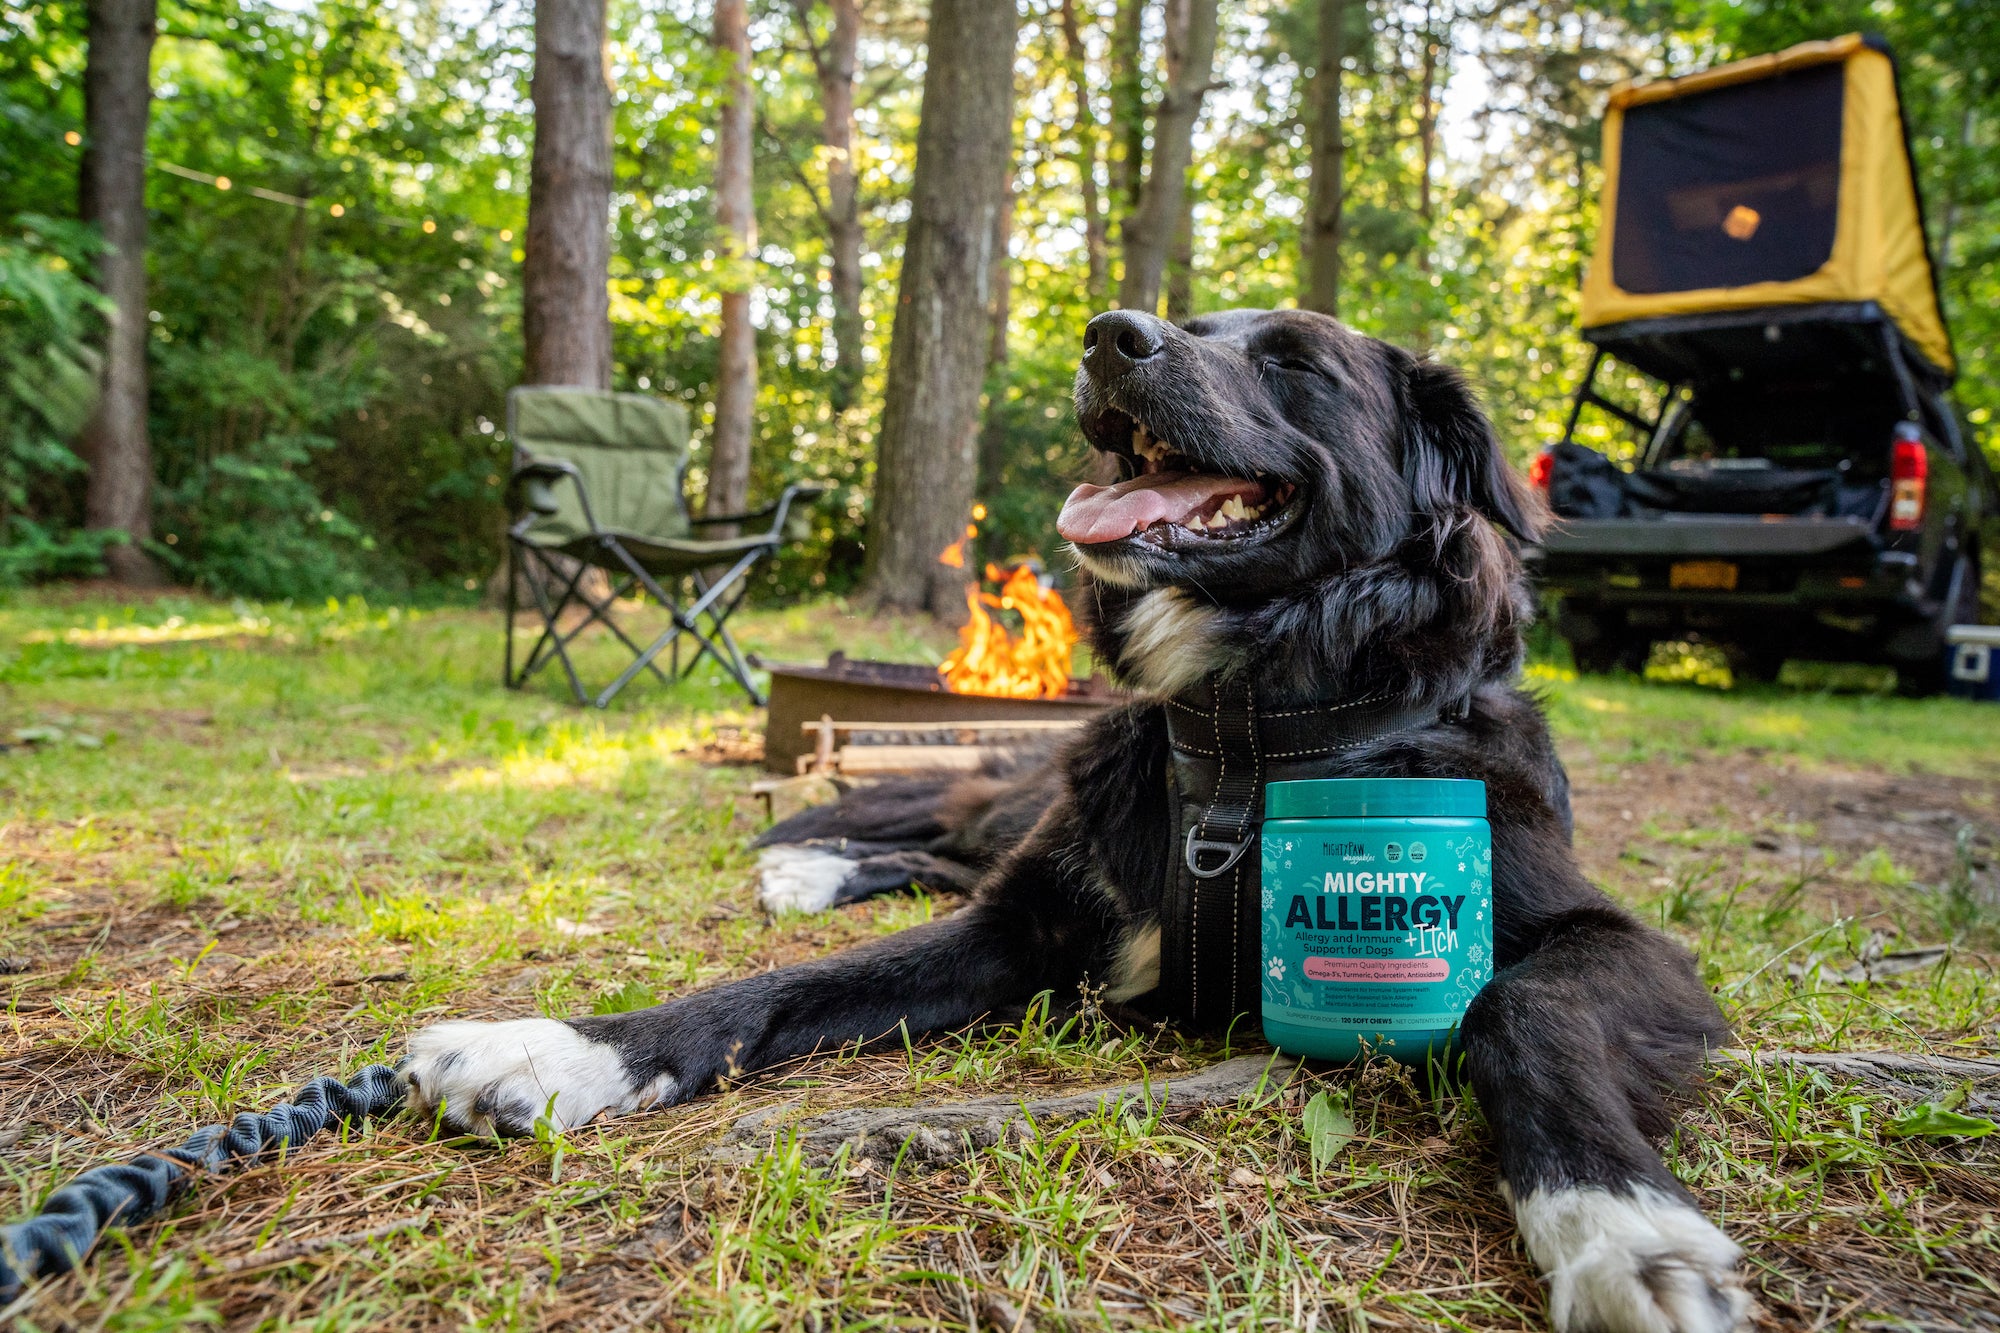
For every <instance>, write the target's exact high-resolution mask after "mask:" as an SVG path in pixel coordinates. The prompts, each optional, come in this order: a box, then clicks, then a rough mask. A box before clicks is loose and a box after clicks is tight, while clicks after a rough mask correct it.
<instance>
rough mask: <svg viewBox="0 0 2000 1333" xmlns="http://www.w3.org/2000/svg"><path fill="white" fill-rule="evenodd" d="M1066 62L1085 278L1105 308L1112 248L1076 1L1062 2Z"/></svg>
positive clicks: (1093, 299) (1094, 302)
mask: <svg viewBox="0 0 2000 1333" xmlns="http://www.w3.org/2000/svg"><path fill="white" fill-rule="evenodd" d="M1062 32H1063V55H1064V63H1065V64H1067V65H1068V66H1069V80H1070V88H1071V90H1072V92H1073V94H1074V96H1075V97H1076V125H1075V127H1074V129H1073V130H1072V133H1073V134H1074V135H1075V136H1076V174H1077V181H1078V183H1079V185H1080V187H1081V188H1082V191H1083V250H1084V259H1085V262H1086V264H1087V265H1088V266H1089V267H1088V269H1087V275H1088V276H1087V277H1086V278H1085V284H1086V289H1087V291H1088V292H1089V294H1090V305H1091V308H1092V309H1093V310H1095V309H1099V308H1101V307H1102V306H1103V305H1104V303H1105V301H1106V300H1107V299H1108V297H1109V295H1110V283H1109V280H1108V277H1107V275H1108V273H1109V267H1108V264H1109V260H1108V258H1107V255H1108V251H1109V249H1110V247H1109V245H1108V244H1107V234H1106V231H1105V225H1104V200H1103V198H1102V197H1101V196H1100V194H1099V193H1098V189H1097V156H1098V147H1097V138H1098V136H1097V114H1096V112H1095V111H1093V110H1092V109H1091V105H1090V62H1089V58H1088V53H1087V52H1086V50H1085V48H1084V45H1083V29H1082V27H1081V25H1079V24H1078V22H1077V17H1076V0H1062Z"/></svg>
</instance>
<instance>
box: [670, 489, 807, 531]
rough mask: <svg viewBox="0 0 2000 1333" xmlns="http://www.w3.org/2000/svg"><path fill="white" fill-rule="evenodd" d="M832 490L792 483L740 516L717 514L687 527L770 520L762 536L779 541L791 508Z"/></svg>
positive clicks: (698, 520) (694, 521)
mask: <svg viewBox="0 0 2000 1333" xmlns="http://www.w3.org/2000/svg"><path fill="white" fill-rule="evenodd" d="M832 489H833V488H832V487H831V486H821V485H818V484H816V483H813V482H793V483H792V484H791V485H789V486H787V487H785V489H784V493H783V494H781V495H779V496H778V498H777V499H775V500H773V501H771V503H769V504H767V505H759V506H758V507H757V508H755V509H751V510H746V511H745V512H743V513H741V514H717V515H715V516H714V517H713V518H697V519H692V520H690V521H689V526H690V527H696V528H702V527H708V526H710V525H712V524H716V523H742V522H746V521H748V520H750V519H757V518H769V519H771V526H770V527H769V528H768V529H767V530H766V531H765V534H764V535H765V536H767V537H769V538H770V539H771V540H772V541H779V540H781V539H784V538H785V537H787V535H788V534H787V533H786V532H785V520H786V519H787V517H788V516H789V515H790V513H791V511H792V508H793V506H795V505H800V504H811V503H812V502H813V501H815V500H817V499H819V498H820V497H821V496H822V495H825V494H826V493H827V492H829V491H831V490H832ZM793 540H797V538H795V537H794V538H793Z"/></svg>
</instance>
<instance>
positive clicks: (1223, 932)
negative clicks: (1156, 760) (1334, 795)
mask: <svg viewBox="0 0 2000 1333" xmlns="http://www.w3.org/2000/svg"><path fill="white" fill-rule="evenodd" d="M1469 706H1470V697H1469V696H1468V697H1467V698H1466V699H1463V700H1458V701H1455V702H1454V703H1452V704H1450V705H1447V706H1444V707H1440V706H1438V705H1436V704H1425V705H1419V706H1417V707H1409V706H1405V705H1402V704H1399V703H1397V702H1395V701H1394V700H1391V699H1386V698H1384V697H1382V696H1379V695H1378V696H1371V697H1368V698H1362V699H1353V700H1347V701H1344V702H1328V703H1320V704H1314V705H1311V706H1308V707H1304V708H1275V709H1266V708H1263V707H1260V706H1259V703H1258V700H1257V697H1256V693H1255V690H1254V688H1253V687H1252V686H1251V685H1250V684H1249V683H1248V682H1246V681H1230V682H1226V683H1225V682H1223V681H1221V680H1219V679H1216V678H1210V679H1209V680H1207V681H1204V682H1203V683H1202V685H1201V686H1200V687H1198V688H1197V689H1196V690H1195V691H1193V692H1191V693H1189V694H1186V695H1183V696H1181V697H1179V698H1176V699H1171V700H1169V701H1168V702H1167V738H1168V741H1169V743H1170V744H1171V746H1172V755H1171V760H1170V762H1169V764H1168V766H1167V782H1168V795H1169V797H1170V799H1171V801H1172V808H1173V809H1174V812H1175V846H1174V853H1175V854H1174V857H1173V861H1172V868H1171V871H1170V878H1169V881H1168V884H1167V893H1166V899H1165V902H1164V904H1163V910H1162V915H1161V939H1160V996H1161V999H1162V1001H1163V1002H1164V1005H1165V1007H1166V1010H1167V1012H1168V1014H1169V1015H1171V1016H1172V1017H1174V1018H1176V1019H1179V1020H1181V1021H1182V1022H1185V1023H1189V1024H1193V1025H1196V1026H1203V1027H1212V1028H1219V1027H1223V1026H1226V1025H1227V1024H1228V1023H1229V1022H1230V1021H1231V1020H1232V1019H1234V1018H1235V1017H1236V1016H1237V1015H1239V1014H1242V1013H1246V1012H1248V1011H1249V1010H1251V1009H1252V1008H1253V1007H1254V1006H1255V1004H1256V999H1257V995H1258V987H1257V981H1256V974H1257V959H1258V954H1259V945H1258V941H1259V938H1260V930H1261V925H1260V921H1259V917H1258V906H1259V901H1260V899H1259V894H1258V893H1257V892H1256V891H1255V889H1256V887H1257V886H1258V884H1259V882H1260V881H1261V878H1262V858H1261V856H1258V855H1254V854H1253V853H1254V852H1255V850H1256V847H1257V843H1258V834H1259V832H1260V830H1261V829H1262V826H1263V822H1264V788H1265V786H1266V784H1268V783H1270V782H1274V781H1297V780H1300V779H1305V778H1314V777H1329V776H1333V775H1334V774H1335V773H1336V772H1337V771H1338V770H1339V768H1340V767H1341V762H1340V757H1341V755H1342V753H1343V752H1344V751H1348V750H1352V749H1355V748H1358V747H1360V746H1363V745H1367V744H1369V743H1370V742H1373V741H1376V740H1380V739H1381V738H1383V737H1385V736H1390V735H1394V734H1395V733H1397V732H1402V731H1410V730H1414V729H1416V728H1418V727H1426V726H1430V725H1432V724H1433V723H1435V722H1437V721H1439V720H1440V719H1442V720H1445V721H1458V720H1459V719H1461V718H1463V717H1464V716H1465V715H1466V713H1467V711H1468V710H1469Z"/></svg>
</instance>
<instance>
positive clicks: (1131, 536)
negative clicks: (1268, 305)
mask: <svg viewBox="0 0 2000 1333" xmlns="http://www.w3.org/2000/svg"><path fill="white" fill-rule="evenodd" d="M1083 346H1084V354H1083V364H1082V366H1081V367H1080V368H1079V369H1078V371H1077V376H1076V414H1077V424H1078V425H1079V426H1080V427H1081V428H1082V430H1083V434H1084V438H1085V439H1086V440H1087V441H1088V442H1089V443H1090V445H1091V447H1092V448H1094V449H1096V450H1099V451H1100V452H1102V453H1105V454H1109V455H1111V456H1112V457H1113V458H1115V459H1116V460H1117V465H1118V468H1119V473H1120V480H1119V481H1118V482H1117V483H1116V484H1114V485H1109V486H1093V485H1084V486H1079V487H1078V488H1077V489H1076V491H1075V493H1073V494H1072V495H1071V496H1070V498H1069V502H1068V503H1067V504H1065V505H1064V506H1063V510H1062V515H1061V517H1060V518H1058V519H1057V528H1058V530H1059V531H1060V532H1061V533H1062V535H1063V536H1064V537H1065V538H1067V539H1068V540H1069V541H1070V543H1071V544H1072V545H1073V546H1074V547H1075V549H1076V551H1077V553H1078V555H1079V556H1080V558H1081V559H1082V560H1083V562H1084V564H1085V566H1086V567H1087V568H1088V569H1089V570H1090V571H1091V573H1092V574H1093V575H1095V576H1096V577H1097V578H1098V579H1101V580H1103V581H1105V582H1107V583H1111V584H1113V585H1117V586H1121V587H1127V588H1134V587H1162V586H1168V585H1183V586H1196V587H1200V588H1203V589H1206V590H1208V591H1209V592H1210V593H1211V594H1213V595H1216V596H1219V597H1225V598H1227V597H1230V596H1232V595H1237V596H1241V595H1244V594H1249V595H1257V594H1265V593H1269V592H1273V591H1276V590H1277V589H1276V587H1275V586H1274V580H1275V581H1276V583H1277V584H1279V585H1282V584H1284V583H1305V582H1311V581H1315V580H1320V579H1324V578H1326V577H1327V576H1329V575H1331V574H1336V573H1339V572H1341V571H1343V570H1346V569H1352V568H1356V567H1359V566H1362V565H1367V564H1370V563H1372V562H1374V561H1377V560H1381V559H1383V558H1384V557H1386V556H1387V555H1389V554H1390V552H1392V551H1393V550H1394V549H1395V548H1396V547H1397V546H1398V545H1399V544H1400V543H1401V542H1403V541H1404V540H1405V539H1407V538H1408V537H1409V536H1410V535H1411V534H1412V532H1413V531H1414V530H1415V529H1417V528H1419V527H1421V526H1424V525H1427V524H1429V523H1431V522H1434V521H1437V520H1441V519H1442V520H1447V521H1448V520H1449V519H1450V518H1451V517H1452V516H1454V515H1457V514H1462V513H1463V512H1465V511H1472V512H1475V513H1478V514H1482V515H1484V516H1485V517H1487V518H1489V519H1491V520H1493V521H1494V522H1496V523H1498V524H1499V525H1500V526H1501V527H1503V528H1505V529H1507V530H1508V531H1509V532H1512V533H1513V534H1514V535H1515V536H1517V537H1521V538H1524V539H1525V538H1529V537H1531V536H1533V535H1534V533H1535V532H1536V530H1537V517H1536V515H1537V510H1536V509H1535V507H1534V505H1533V502H1532V501H1531V500H1530V498H1529V496H1528V493H1527V491H1526V490H1525V488H1524V487H1523V486H1522V484H1521V483H1520V481H1519V480H1518V479H1517V478H1516V476H1515V474H1514V470H1513V469H1512V468H1511V467H1509V466H1508V464H1507V461H1506V458H1505V456H1504V455H1503V454H1502V452H1501V449H1500V444H1499V441H1498V440H1497V439H1496V438H1495V437H1494V434H1493V431H1492V428H1491V426H1489V425H1488V423H1487V420H1486V417H1485V414H1484V413H1483V412H1481V411H1480V408H1479V405H1478V403H1477V402H1476V401H1475V400H1474V398H1473V396H1472V393H1471V391H1470V390H1469V389H1468V388H1467V386H1466V384H1465V382H1464V381H1463V379H1461V378H1460V377H1459V375H1458V374H1457V373H1456V372H1455V371H1452V370H1450V369H1447V368H1446V367H1443V366H1439V365H1436V364H1434V363H1432V362H1428V361H1423V360H1419V359H1418V358H1416V357H1414V356H1411V355H1410V354H1409V353H1408V352H1405V351H1402V350H1401V349H1399V348H1395V347H1391V346H1389V345H1388V344H1387V343H1383V342H1378V341H1377V340H1375V339H1373V338H1367V337H1363V336H1362V335H1360V334H1357V333H1353V332H1351V331H1349V330H1348V329H1347V328H1346V327H1345V326H1344V325H1342V324H1341V323H1340V322H1339V321H1337V320H1334V319H1331V318H1329V317H1327V316H1325V315H1318V314H1313V313H1311V312H1309V311H1303V310H1230V311H1224V312H1222V313H1220V314H1215V315H1204V316H1202V317H1200V318H1199V319H1195V320H1191V321H1189V323H1188V324H1187V326H1186V327H1185V328H1176V327H1175V326H1174V325H1172V324H1168V323H1166V322H1164V321H1162V320H1158V319H1154V318H1153V317H1152V316H1150V315H1144V314H1139V313H1137V312H1135V311H1129V310H1114V311H1111V312H1109V313H1107V314H1103V315H1099V316H1098V317H1097V318H1096V319H1093V320H1092V321H1091V322H1090V326H1089V328H1088V329H1086V330H1085V332H1084V342H1083Z"/></svg>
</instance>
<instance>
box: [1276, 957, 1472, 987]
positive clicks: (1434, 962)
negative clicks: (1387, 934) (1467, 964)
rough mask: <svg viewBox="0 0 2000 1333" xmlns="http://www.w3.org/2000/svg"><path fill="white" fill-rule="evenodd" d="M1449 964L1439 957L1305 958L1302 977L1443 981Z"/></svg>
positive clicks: (1339, 979) (1449, 973)
mask: <svg viewBox="0 0 2000 1333" xmlns="http://www.w3.org/2000/svg"><path fill="white" fill-rule="evenodd" d="M1450 975H1451V964H1450V963H1448V962H1446V961H1445V960H1444V959H1442V958H1308V959H1306V976H1307V977H1308V978H1310V979H1311V980H1313V981H1364V982H1403V983H1408V982H1412V981H1443V980H1444V979H1445V978H1446V977H1448V976H1450Z"/></svg>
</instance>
